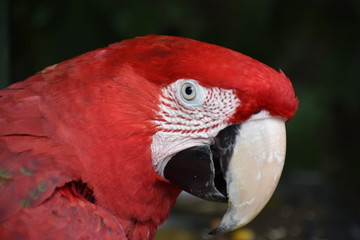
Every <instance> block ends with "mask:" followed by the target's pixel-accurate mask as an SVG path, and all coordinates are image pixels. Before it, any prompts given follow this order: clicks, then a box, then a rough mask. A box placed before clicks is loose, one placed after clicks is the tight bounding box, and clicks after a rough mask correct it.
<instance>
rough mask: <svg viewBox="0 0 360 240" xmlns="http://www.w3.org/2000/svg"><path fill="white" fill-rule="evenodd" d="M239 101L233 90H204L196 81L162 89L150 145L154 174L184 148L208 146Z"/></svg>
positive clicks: (183, 82) (183, 80)
mask: <svg viewBox="0 0 360 240" xmlns="http://www.w3.org/2000/svg"><path fill="white" fill-rule="evenodd" d="M239 105H240V100H239V99H238V97H237V95H236V94H235V92H234V91H233V90H227V89H221V88H217V87H214V88H206V87H203V86H201V85H200V84H199V83H198V82H197V81H196V80H192V79H179V80H177V81H176V82H174V83H172V84H170V85H168V86H167V87H165V88H163V89H162V95H161V96H160V105H159V110H158V112H157V117H156V119H155V120H154V123H155V124H156V127H157V133H156V134H155V135H154V136H153V141H152V144H151V152H152V161H153V166H154V168H155V170H156V172H157V173H158V174H159V175H160V176H163V169H164V167H165V166H166V163H167V162H168V161H169V160H170V158H171V157H172V156H173V155H175V154H176V153H178V152H179V151H182V150H184V149H187V148H190V147H193V146H198V145H204V144H209V143H210V142H211V141H212V139H213V138H214V137H215V136H216V135H217V134H218V133H219V131H220V130H222V129H223V128H225V127H226V126H227V125H228V121H229V119H230V118H231V117H232V116H233V114H234V113H235V111H236V108H237V107H238V106H239Z"/></svg>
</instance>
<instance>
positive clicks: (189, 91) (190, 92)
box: [185, 86, 193, 95]
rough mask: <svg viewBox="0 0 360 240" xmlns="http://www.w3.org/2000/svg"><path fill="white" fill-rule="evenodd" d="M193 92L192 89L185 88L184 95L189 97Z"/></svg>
mask: <svg viewBox="0 0 360 240" xmlns="http://www.w3.org/2000/svg"><path fill="white" fill-rule="evenodd" d="M192 92H193V88H192V87H191V86H189V87H186V88H185V93H186V94H187V95H191V94H192Z"/></svg>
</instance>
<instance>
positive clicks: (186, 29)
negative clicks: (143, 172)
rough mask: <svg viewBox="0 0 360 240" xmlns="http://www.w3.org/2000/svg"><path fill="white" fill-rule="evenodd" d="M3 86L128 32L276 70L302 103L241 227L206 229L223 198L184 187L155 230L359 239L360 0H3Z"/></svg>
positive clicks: (190, 235) (184, 234) (187, 235)
mask: <svg viewBox="0 0 360 240" xmlns="http://www.w3.org/2000/svg"><path fill="white" fill-rule="evenodd" d="M0 19H1V21H0V86H1V87H5V86H7V85H9V84H11V83H13V82H15V81H19V80H24V79H25V78H26V77H28V76H31V75H32V74H34V73H35V72H37V71H41V70H42V69H43V68H45V67H46V66H49V65H52V64H55V63H58V62H60V61H63V60H66V59H69V58H72V57H74V56H77V55H79V54H82V53H84V52H87V51H90V50H93V49H96V48H100V47H104V46H107V45H108V44H110V43H112V42H117V41H120V40H123V39H127V38H133V37H136V36H141V35H146V34H168V35H178V36H183V37H189V38H194V39H197V40H201V41H206V42H210V43H214V44H217V45H221V46H224V47H228V48H231V49H233V50H236V51H239V52H242V53H244V54H246V55H249V56H251V57H253V58H255V59H258V60H260V61H262V62H264V63H266V64H268V65H270V66H271V67H273V68H275V69H282V70H283V71H284V72H285V73H286V75H287V76H289V77H290V78H291V80H292V82H293V85H294V88H295V90H296V94H297V96H298V98H299V99H300V105H299V110H298V112H297V114H296V116H295V118H294V119H293V120H292V121H291V122H290V123H289V124H288V152H287V160H286V165H285V169H284V173H283V176H282V178H281V181H280V184H279V187H278V188H277V190H276V192H275V195H274V197H273V198H272V200H271V201H270V203H269V204H268V205H267V207H266V208H265V209H264V211H263V212H262V213H261V214H260V215H259V216H258V217H257V218H256V219H255V220H254V221H253V222H251V223H250V224H249V225H247V226H246V227H245V228H242V229H239V230H238V231H235V232H232V233H228V234H224V235H220V236H215V237H214V236H210V235H208V234H207V232H208V231H209V230H210V229H211V228H212V227H214V226H215V225H216V223H217V221H218V220H219V219H220V218H221V215H222V213H223V212H224V211H225V210H226V206H225V205H222V204H216V203H210V202H205V201H202V200H198V199H196V198H193V197H190V196H189V195H186V194H183V195H182V196H181V197H180V199H179V201H178V203H177V205H176V207H175V209H174V210H173V211H172V213H171V217H170V219H169V221H168V222H166V223H165V224H164V225H163V226H162V227H161V228H160V229H159V231H158V234H157V236H156V239H157V240H163V239H174V240H176V239H185V240H188V239H237V240H239V239H242V240H246V239H248V240H251V239H259V240H262V239H264V240H265V239H270V240H273V239H294V240H295V239H299V240H300V239H301V240H302V239H306V240H307V239H309V240H315V239H318V240H320V239H321V240H325V239H339V240H342V239H360V207H359V204H360V184H359V183H360V180H359V178H360V157H359V150H360V138H359V134H360V123H359V122H360V120H359V119H360V74H359V73H360V71H359V69H360V1H359V0H342V1H337V0H314V1H310V0H294V1H287V0H252V1H243V0H222V1H220V0H198V1H195V0H172V1H166V0H152V1H146V0H118V1H115V0H112V1H103V0H77V1H70V0H62V1H45V0H32V1H26V0H11V1H10V0H1V1H0Z"/></svg>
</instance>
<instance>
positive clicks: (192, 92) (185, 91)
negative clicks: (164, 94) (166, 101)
mask: <svg viewBox="0 0 360 240" xmlns="http://www.w3.org/2000/svg"><path fill="white" fill-rule="evenodd" d="M181 96H182V97H183V98H184V99H185V100H187V101H191V100H194V98H195V97H196V87H195V86H194V84H192V83H190V82H185V83H184V84H183V85H182V86H181Z"/></svg>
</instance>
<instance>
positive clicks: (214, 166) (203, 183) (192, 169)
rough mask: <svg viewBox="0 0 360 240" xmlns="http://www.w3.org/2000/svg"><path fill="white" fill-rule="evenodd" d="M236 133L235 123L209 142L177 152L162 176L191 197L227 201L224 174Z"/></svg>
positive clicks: (237, 126)
mask: <svg viewBox="0 0 360 240" xmlns="http://www.w3.org/2000/svg"><path fill="white" fill-rule="evenodd" d="M238 134H239V125H231V126H229V127H227V128H225V129H223V130H222V131H220V132H219V134H218V135H217V136H216V137H215V138H214V141H213V143H212V144H211V145H201V146H196V147H192V148H189V149H185V150H183V151H181V152H179V153H177V154H176V155H175V156H173V157H172V158H171V159H170V160H169V162H168V163H167V165H166V166H165V169H164V177H165V178H166V179H168V180H169V181H170V182H171V183H173V184H174V185H177V186H178V187H180V188H182V189H183V190H185V191H187V192H188V193H191V194H192V195H194V196H197V197H200V198H203V199H205V200H211V201H217V202H227V200H228V194H227V189H226V181H225V173H226V171H227V168H228V165H229V161H230V158H231V156H232V154H233V150H234V144H235V140H236V136H237V135H238Z"/></svg>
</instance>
